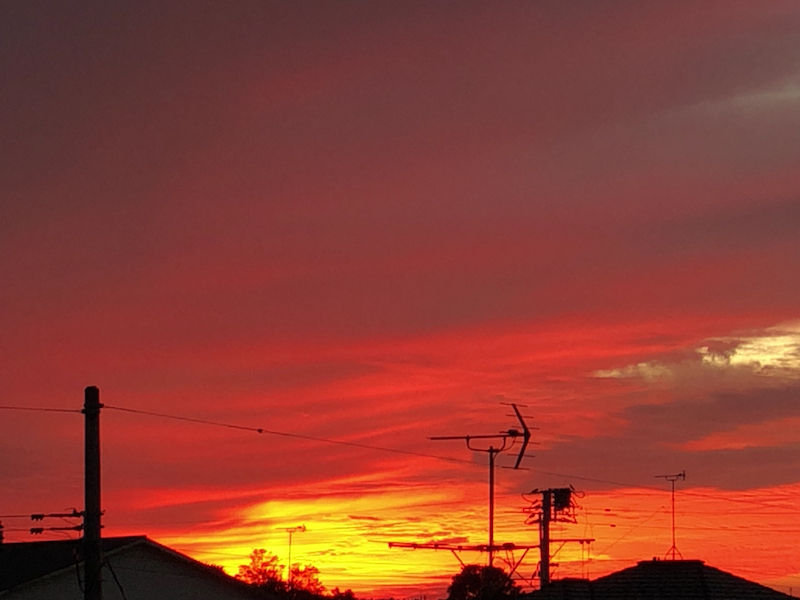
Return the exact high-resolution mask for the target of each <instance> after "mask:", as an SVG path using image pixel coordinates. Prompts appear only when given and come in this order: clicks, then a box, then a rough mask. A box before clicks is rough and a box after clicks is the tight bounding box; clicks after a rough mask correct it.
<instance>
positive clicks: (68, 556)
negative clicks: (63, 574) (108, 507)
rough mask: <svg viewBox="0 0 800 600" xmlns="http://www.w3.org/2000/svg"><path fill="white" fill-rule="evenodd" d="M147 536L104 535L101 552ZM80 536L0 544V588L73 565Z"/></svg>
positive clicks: (80, 549) (80, 544) (78, 555)
mask: <svg viewBox="0 0 800 600" xmlns="http://www.w3.org/2000/svg"><path fill="white" fill-rule="evenodd" d="M144 540H147V538H146V537H145V536H128V537H116V538H105V539H103V552H106V553H109V552H113V551H115V550H118V549H120V548H122V547H124V546H129V545H131V544H134V543H137V542H141V541H144ZM82 555H83V541H82V540H79V539H78V540H57V541H47V542H17V543H7V542H6V543H3V544H2V545H0V591H3V590H8V589H11V588H13V587H16V586H18V585H22V584H23V583H26V582H28V581H33V580H34V579H39V578H40V577H44V576H45V575H49V574H51V573H54V572H56V571H61V570H63V569H66V568H68V567H74V566H75V565H76V564H77V563H78V562H79V561H80V560H81V558H82Z"/></svg>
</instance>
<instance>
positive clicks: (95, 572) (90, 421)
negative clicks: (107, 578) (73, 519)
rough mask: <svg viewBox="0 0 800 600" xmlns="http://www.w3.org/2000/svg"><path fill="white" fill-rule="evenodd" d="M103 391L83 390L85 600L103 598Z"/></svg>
mask: <svg viewBox="0 0 800 600" xmlns="http://www.w3.org/2000/svg"><path fill="white" fill-rule="evenodd" d="M101 408H103V405H102V404H100V390H99V389H98V388H96V387H94V386H89V387H87V388H86V389H85V390H84V404H83V411H82V412H83V414H84V416H85V433H84V436H85V437H84V516H83V523H84V530H83V565H84V567H83V568H84V576H83V579H84V582H85V583H84V585H85V589H84V595H83V597H84V600H102V599H103V574H102V571H101V570H102V568H103V542H102V537H101V533H100V530H101V527H102V525H101V522H100V518H101V516H102V514H103V513H102V509H101V507H100V409H101Z"/></svg>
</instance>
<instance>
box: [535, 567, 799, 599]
mask: <svg viewBox="0 0 800 600" xmlns="http://www.w3.org/2000/svg"><path fill="white" fill-rule="evenodd" d="M533 598H536V600H674V599H675V598H680V599H681V600H787V599H788V598H791V596H788V595H786V594H782V593H781V592H778V591H776V590H773V589H772V588H768V587H766V586H763V585H761V584H758V583H755V582H753V581H749V580H747V579H744V578H742V577H737V576H736V575H732V574H731V573H726V572H725V571H721V570H719V569H716V568H714V567H709V566H707V565H705V564H704V563H703V561H701V560H652V561H642V562H640V563H638V564H637V565H636V566H635V567H629V568H627V569H623V570H622V571H617V572H616V573H611V574H610V575H606V576H604V577H599V578H598V579H595V580H593V581H587V580H565V581H563V582H561V581H556V582H553V583H552V584H550V585H549V586H548V587H546V588H545V589H543V590H540V591H538V592H534V594H533Z"/></svg>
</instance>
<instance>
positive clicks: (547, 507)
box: [539, 490, 553, 587]
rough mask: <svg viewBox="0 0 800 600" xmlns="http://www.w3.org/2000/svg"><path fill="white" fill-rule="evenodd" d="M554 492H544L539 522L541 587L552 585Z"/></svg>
mask: <svg viewBox="0 0 800 600" xmlns="http://www.w3.org/2000/svg"><path fill="white" fill-rule="evenodd" d="M551 498H552V490H545V491H544V492H542V520H541V521H540V522H539V587H544V586H546V585H548V584H549V583H550V515H551V513H552V510H553V509H552V506H551V504H550V499H551Z"/></svg>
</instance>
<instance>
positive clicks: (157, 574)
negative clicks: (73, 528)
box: [0, 536, 264, 600]
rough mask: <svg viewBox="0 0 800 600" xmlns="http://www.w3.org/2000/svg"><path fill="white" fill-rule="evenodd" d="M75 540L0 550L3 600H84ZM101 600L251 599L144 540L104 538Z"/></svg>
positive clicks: (230, 582) (246, 589) (220, 576)
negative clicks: (102, 599)
mask: <svg viewBox="0 0 800 600" xmlns="http://www.w3.org/2000/svg"><path fill="white" fill-rule="evenodd" d="M81 551H82V543H81V541H80V540H63V541H53V542H22V543H4V544H2V545H1V546H0V598H2V600H23V599H24V600H83V591H82V588H83V563H82V562H81ZM103 554H104V560H105V563H104V566H103V598H104V600H122V599H123V598H125V600H178V599H181V600H184V599H186V598H191V599H192V600H253V599H254V598H261V599H262V600H263V598H264V594H263V592H258V591H257V590H254V589H253V588H252V587H250V586H249V585H247V584H246V583H244V582H242V581H239V580H238V579H234V578H233V577H230V576H229V575H226V574H225V573H224V572H222V571H221V570H220V569H218V568H216V567H212V566H209V565H206V564H203V563H201V562H198V561H196V560H194V559H193V558H190V557H188V556H186V555H185V554H181V553H180V552H177V551H175V550H172V549H170V548H167V547H166V546H162V545H161V544H158V543H156V542H154V541H152V540H150V539H148V538H147V537H145V536H132V537H116V538H105V539H104V540H103Z"/></svg>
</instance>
